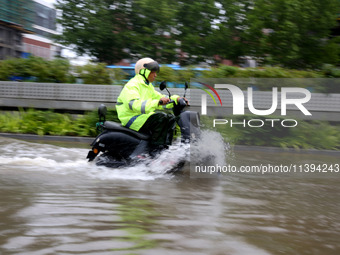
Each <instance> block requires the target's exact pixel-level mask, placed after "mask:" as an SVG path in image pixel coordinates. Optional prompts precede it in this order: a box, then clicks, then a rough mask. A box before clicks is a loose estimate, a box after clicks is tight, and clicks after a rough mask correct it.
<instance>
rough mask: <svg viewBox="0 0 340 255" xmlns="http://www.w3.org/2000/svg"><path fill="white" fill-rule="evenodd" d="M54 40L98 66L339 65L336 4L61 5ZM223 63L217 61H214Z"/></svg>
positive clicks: (234, 0)
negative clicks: (145, 60)
mask: <svg viewBox="0 0 340 255" xmlns="http://www.w3.org/2000/svg"><path fill="white" fill-rule="evenodd" d="M56 8H57V9H58V10H60V11H61V12H62V15H61V16H60V18H59V19H58V23H59V24H60V25H62V27H63V33H62V34H61V35H59V36H57V39H58V41H59V42H60V43H61V44H64V45H73V46H75V47H76V48H75V49H76V51H77V52H78V53H79V54H84V53H87V54H89V55H91V56H93V57H95V58H96V59H97V61H98V62H105V63H107V64H114V63H117V62H119V61H120V60H122V59H133V60H136V59H138V58H140V57H146V56H147V57H152V58H154V59H156V60H157V61H159V62H160V63H172V62H178V63H179V64H180V65H182V66H187V65H190V64H198V63H201V62H206V63H210V64H213V65H215V64H218V63H219V61H221V60H223V59H228V60H231V61H233V63H234V64H236V65H237V64H239V63H240V61H241V60H242V58H243V57H245V56H250V57H251V58H253V59H256V60H257V62H258V63H260V65H262V66H263V65H268V64H269V65H280V66H283V67H289V68H298V69H301V68H320V66H321V65H322V64H324V63H327V64H332V65H338V64H339V60H340V59H339V58H340V48H339V39H336V38H333V37H332V36H331V32H332V29H333V28H335V27H336V25H337V17H338V14H339V11H340V5H339V0H271V1H267V0H256V1H251V0H205V1H192V0H162V1H156V0H134V1H131V0H117V1H112V0H83V1H77V0H62V1H61V0H59V1H58V4H57V5H56ZM217 56H218V57H217Z"/></svg>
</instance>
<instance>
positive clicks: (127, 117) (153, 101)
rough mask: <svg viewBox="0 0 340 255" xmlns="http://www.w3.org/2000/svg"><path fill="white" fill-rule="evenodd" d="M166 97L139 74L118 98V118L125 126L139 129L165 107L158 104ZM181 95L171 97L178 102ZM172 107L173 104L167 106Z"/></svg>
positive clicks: (129, 82) (126, 85) (127, 84)
mask: <svg viewBox="0 0 340 255" xmlns="http://www.w3.org/2000/svg"><path fill="white" fill-rule="evenodd" d="M162 97H166V96H165V95H162V94H161V93H159V92H157V91H156V90H155V89H154V87H153V85H152V84H151V83H149V84H147V83H146V82H145V79H144V77H143V76H142V75H140V74H137V75H136V76H135V77H133V78H132V79H131V80H130V81H128V83H126V84H125V86H124V88H123V90H122V91H121V92H120V95H119V97H118V99H117V104H116V110H117V114H118V118H119V120H120V122H121V123H122V125H123V126H126V127H128V128H131V129H133V130H136V131H138V130H139V129H140V128H141V127H142V126H143V125H144V123H145V122H146V121H147V119H148V118H149V117H150V116H151V115H152V114H154V113H155V111H156V110H162V109H164V107H163V106H162V105H158V103H159V100H160V99H161V98H162ZM178 97H179V96H176V95H174V96H171V99H172V100H174V101H175V103H177V98H178ZM165 107H166V108H172V107H173V105H172V104H168V105H166V106H165Z"/></svg>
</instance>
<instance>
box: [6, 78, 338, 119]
mask: <svg viewBox="0 0 340 255" xmlns="http://www.w3.org/2000/svg"><path fill="white" fill-rule="evenodd" d="M156 89H157V90H158V88H156ZM121 90H122V86H117V85H114V86H113V85H112V86H110V85H84V84H61V83H30V82H28V83H26V82H25V83H23V82H9V81H0V107H2V108H5V107H31V108H42V109H59V110H81V111H86V110H94V109H96V108H97V107H98V105H99V104H101V103H104V104H107V105H108V106H114V105H115V103H116V100H117V97H118V96H119V93H120V91H121ZM170 91H171V93H172V94H178V95H183V92H184V90H183V89H179V88H176V89H174V88H171V89H170ZM217 92H218V94H219V95H220V97H221V101H222V103H223V105H222V106H221V105H220V104H219V101H218V100H217V98H215V99H216V100H217V105H215V103H214V101H213V100H212V99H211V98H210V97H209V96H207V106H208V115H211V114H214V115H221V116H226V115H227V114H231V113H232V102H233V101H232V95H231V92H230V91H229V90H217ZM163 93H164V94H166V92H163ZM204 93H205V92H203V91H202V90H199V89H188V92H187V94H186V95H187V98H188V99H189V101H190V104H191V107H192V108H194V109H195V110H197V111H200V107H201V95H202V94H204ZM243 93H244V96H245V102H247V92H246V91H244V92H243ZM290 97H292V98H299V97H301V94H299V93H297V94H295V95H294V94H293V93H292V95H290ZM253 98H254V102H253V104H254V107H255V108H256V109H269V108H270V107H271V105H272V92H266V91H263V92H261V91H254V92H253ZM280 98H281V94H280V93H278V107H277V109H278V111H277V112H276V113H277V115H279V114H280V111H279V110H280V108H281V100H280ZM304 106H305V107H306V108H307V109H308V110H309V111H310V112H311V113H312V115H313V116H312V117H308V116H306V118H307V119H308V118H311V119H326V120H332V121H340V94H321V93H312V98H311V100H310V101H309V102H307V103H306V104H304ZM246 109H247V105H246ZM287 110H288V115H289V114H293V115H298V116H301V114H300V113H301V112H300V110H299V109H297V108H296V106H294V105H288V106H287ZM301 117H304V116H301Z"/></svg>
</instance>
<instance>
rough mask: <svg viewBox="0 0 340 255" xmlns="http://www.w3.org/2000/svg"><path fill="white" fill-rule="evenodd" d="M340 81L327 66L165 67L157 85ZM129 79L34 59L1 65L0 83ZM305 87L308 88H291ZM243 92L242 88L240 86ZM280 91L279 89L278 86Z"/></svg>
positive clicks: (324, 87)
mask: <svg viewBox="0 0 340 255" xmlns="http://www.w3.org/2000/svg"><path fill="white" fill-rule="evenodd" d="M250 77H253V78H340V68H338V67H336V66H334V65H331V64H324V65H322V66H321V67H320V69H319V70H298V69H288V68H283V67H278V66H276V67H273V66H267V67H257V68H250V67H249V68H240V67H235V66H226V65H222V64H220V65H218V66H216V67H212V68H210V69H208V70H203V71H197V70H195V66H187V67H186V68H185V69H182V70H174V69H173V68H171V67H167V66H162V67H161V71H160V73H158V75H157V78H156V81H158V82H160V81H163V80H165V81H169V82H173V83H179V84H183V83H184V82H185V81H188V82H189V81H190V79H192V78H250ZM128 78H129V76H128V74H127V73H126V72H124V70H122V69H119V68H116V69H110V68H106V64H104V63H91V64H87V65H84V66H71V65H70V63H69V62H68V60H66V59H54V60H51V61H48V60H44V59H42V58H39V57H34V56H31V57H29V58H28V59H22V58H20V59H7V60H3V61H0V80H3V81H5V80H12V81H26V82H52V83H56V82H57V83H76V82H77V83H79V82H80V83H84V84H114V85H124V84H125V83H126V81H127V79H128ZM290 86H296V87H305V86H306V84H300V83H298V82H297V83H295V84H290ZM240 87H241V88H242V89H246V88H243V87H242V86H240ZM279 87H280V86H279ZM258 89H259V90H268V89H269V90H271V85H270V84H269V87H266V86H265V85H262V86H259V87H258ZM313 92H321V93H340V87H339V86H338V83H332V82H323V83H321V84H320V85H319V86H318V85H317V83H316V82H314V85H313Z"/></svg>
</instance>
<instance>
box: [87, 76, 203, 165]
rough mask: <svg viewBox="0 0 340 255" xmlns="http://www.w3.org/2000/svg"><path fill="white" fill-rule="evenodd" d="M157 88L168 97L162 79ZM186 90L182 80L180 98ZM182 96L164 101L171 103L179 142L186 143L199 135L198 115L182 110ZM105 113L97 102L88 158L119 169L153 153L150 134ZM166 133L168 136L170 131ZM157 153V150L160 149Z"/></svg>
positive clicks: (103, 107)
mask: <svg viewBox="0 0 340 255" xmlns="http://www.w3.org/2000/svg"><path fill="white" fill-rule="evenodd" d="M159 88H160V90H162V91H163V90H164V89H166V91H167V92H168V94H169V98H170V96H171V94H170V92H169V90H168V89H167V88H166V83H165V82H162V83H161V84H160V86H159ZM187 89H188V84H187V83H185V91H184V96H183V98H185V95H186V91H187ZM183 98H181V99H180V100H179V102H178V103H177V104H175V103H174V101H172V100H171V101H170V102H169V103H168V104H173V108H172V111H173V113H172V114H173V115H174V116H175V118H176V121H177V124H178V125H179V127H180V130H181V143H190V142H191V141H194V140H196V139H198V138H199V136H200V126H201V124H200V117H199V113H197V112H193V111H185V110H184V108H186V106H187V102H186V101H185V100H184V99H183ZM106 113H107V108H106V106H105V105H103V104H102V105H100V106H99V108H98V115H99V122H98V123H97V128H98V129H99V131H100V132H101V133H100V134H99V135H98V136H97V137H96V138H95V140H94V141H93V142H92V144H91V146H92V150H90V151H89V153H88V155H87V158H88V160H89V161H93V160H95V159H96V165H99V166H106V167H113V168H119V167H125V166H131V165H134V164H137V163H138V162H140V161H141V159H143V158H145V157H147V156H151V157H153V156H155V152H154V151H150V150H151V149H150V135H148V134H144V133H141V132H137V131H134V130H132V129H129V128H126V127H124V126H122V125H121V124H120V123H116V122H113V121H107V120H106ZM171 132H174V130H172V131H171ZM170 135H171V137H172V135H173V133H172V134H170ZM164 149H166V148H164ZM158 152H159V153H160V152H161V149H160V151H158ZM156 154H157V153H156ZM97 156H98V157H97Z"/></svg>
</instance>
